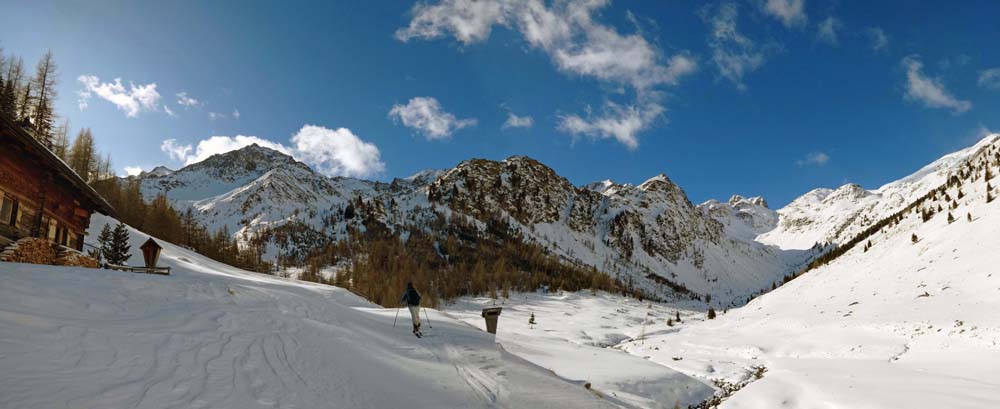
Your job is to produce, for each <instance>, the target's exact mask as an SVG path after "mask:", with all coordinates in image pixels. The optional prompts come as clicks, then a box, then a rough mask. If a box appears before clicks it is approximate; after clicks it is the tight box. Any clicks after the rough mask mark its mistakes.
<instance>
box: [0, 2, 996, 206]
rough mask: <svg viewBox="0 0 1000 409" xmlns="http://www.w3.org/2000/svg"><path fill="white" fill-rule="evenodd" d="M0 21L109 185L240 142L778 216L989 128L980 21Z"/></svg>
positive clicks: (893, 172)
mask: <svg viewBox="0 0 1000 409" xmlns="http://www.w3.org/2000/svg"><path fill="white" fill-rule="evenodd" d="M0 14H2V15H3V16H4V24H3V25H2V26H0V46H2V47H3V48H4V51H5V52H6V53H13V54H16V55H18V56H20V57H22V58H24V60H25V62H26V65H28V66H30V67H32V68H33V66H34V64H35V62H36V61H37V60H38V58H39V57H40V55H41V54H42V53H44V52H45V50H47V49H51V50H52V52H53V53H54V55H55V58H56V61H57V63H58V64H59V68H60V74H61V75H60V83H59V85H58V91H59V99H58V103H57V107H56V108H57V111H58V113H59V114H60V115H61V116H62V117H65V118H69V120H70V122H71V126H72V128H73V129H74V130H75V129H77V128H79V127H82V126H86V127H90V128H91V129H92V130H93V132H94V135H95V137H96V139H97V141H98V144H99V148H100V149H101V150H102V151H104V152H110V153H111V155H112V159H113V161H114V164H115V166H116V168H118V170H119V172H121V173H124V172H125V167H126V166H127V167H141V168H144V169H150V168H152V167H153V166H156V165H161V164H163V165H167V166H169V167H171V168H178V167H180V166H182V165H183V164H184V163H185V162H189V161H193V160H197V159H198V158H200V157H204V156H205V155H208V154H211V153H216V152H219V151H224V150H226V149H232V148H234V147H238V146H240V145H241V144H244V143H249V142H254V141H256V142H262V143H270V144H273V146H275V147H278V148H280V149H284V150H286V151H287V152H289V153H291V154H293V155H295V156H296V157H298V158H299V159H300V160H303V161H305V162H307V163H310V164H311V165H313V166H314V167H316V168H318V169H320V170H321V171H323V172H325V173H327V174H346V175H353V176H364V177H368V178H373V179H380V180H391V179H392V178H393V177H402V176H406V175H409V174H411V173H413V172H415V171H418V170H421V169H427V168H447V167H451V166H454V165H455V164H456V163H458V162H459V161H461V160H464V159H468V158H471V157H482V158H490V159H503V158H505V157H508V156H511V155H528V156H531V157H533V158H536V159H538V160H540V161H542V162H543V163H546V164H547V165H549V166H551V167H553V168H554V169H555V170H556V171H557V172H558V173H560V174H561V175H563V176H566V177H567V178H569V179H570V180H571V181H572V182H573V183H576V184H584V183H588V182H591V181H596V180H601V179H607V178H610V179H612V180H615V181H618V182H630V183H641V182H642V181H643V180H645V179H647V178H649V177H651V176H654V175H656V174H658V173H661V172H662V173H665V174H667V175H668V176H669V177H670V178H671V179H673V180H674V181H675V182H676V183H678V184H679V185H680V186H681V187H682V188H684V189H685V191H687V193H688V195H689V196H690V198H691V200H692V201H693V202H696V203H697V202H701V201H703V200H706V199H710V198H718V199H726V198H728V196H729V195H731V194H733V193H739V194H743V195H763V196H764V197H765V198H766V199H768V201H769V202H771V204H772V206H774V207H777V206H780V205H783V204H785V203H787V202H788V201H790V200H792V199H793V198H795V197H796V196H798V195H800V194H802V193H804V192H806V191H808V190H810V189H812V188H815V187H836V186H839V185H841V184H843V183H847V182H854V183H859V184H861V185H862V186H865V187H868V188H876V187H878V186H879V185H881V184H882V183H885V182H888V181H891V180H894V179H896V178H899V177H901V176H904V175H906V174H908V173H910V172H912V171H914V170H916V169H917V168H919V167H920V166H922V165H924V164H926V163H927V162H929V161H931V160H933V159H936V158H937V157H939V156H941V155H942V154H944V153H947V152H949V151H952V150H955V149H958V148H961V147H964V146H967V145H970V144H972V143H973V142H974V141H975V140H977V139H978V138H979V137H981V136H982V134H983V132H984V131H985V130H988V129H992V130H994V131H995V130H997V129H1000V117H998V114H1000V47H997V46H996V44H995V42H996V40H997V39H998V38H1000V24H997V22H996V19H995V16H997V15H1000V3H997V2H994V1H968V2H963V3H962V6H961V7H956V6H954V5H953V4H949V3H947V2H921V1H910V2H905V4H904V3H899V2H841V1H819V0H805V1H797V0H759V1H758V0H749V1H722V2H703V1H624V0H618V1H611V2H604V1H600V0H597V1H593V0H592V1H558V2H554V3H553V2H544V1H539V0H509V1H505V2H503V3H488V2H471V1H460V0H454V1H445V2H440V1H428V2H422V3H419V4H415V3H413V2H390V1H378V2H357V1H344V2H339V1H321V2H313V3H307V2H295V3H290V4H289V3H284V2H250V3H247V2H235V1H234V2H224V1H214V2H187V1H174V2H163V3H153V2H125V1H121V2H114V1H107V2H88V1H78V2H47V1H14V2H11V1H2V2H0ZM116 78H120V85H118V84H116V83H115V79H116ZM154 85H155V87H154ZM180 93H184V94H183V96H184V97H186V98H191V99H184V98H181V97H180V96H179V95H178V94H180ZM88 96H89V97H88ZM81 101H82V103H81ZM182 102H186V103H187V105H185V104H183V103H182ZM237 111H238V113H239V114H238V115H236V112H237ZM529 118H530V119H529ZM508 121H510V122H508ZM505 123H506V126H505ZM307 125H309V126H307ZM238 135H242V136H243V137H241V138H237V136H238ZM213 137H215V138H213ZM199 147H200V148H201V149H199Z"/></svg>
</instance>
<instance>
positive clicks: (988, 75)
mask: <svg viewBox="0 0 1000 409" xmlns="http://www.w3.org/2000/svg"><path fill="white" fill-rule="evenodd" d="M977 83H978V84H979V86H980V87H983V88H987V89H995V90H1000V67H996V68H990V69H988V70H982V71H979V81H977Z"/></svg>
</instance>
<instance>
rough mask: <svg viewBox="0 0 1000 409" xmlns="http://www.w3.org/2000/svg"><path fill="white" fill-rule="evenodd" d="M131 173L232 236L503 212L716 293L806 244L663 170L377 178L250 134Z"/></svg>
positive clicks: (730, 294)
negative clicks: (772, 240)
mask: <svg viewBox="0 0 1000 409" xmlns="http://www.w3.org/2000/svg"><path fill="white" fill-rule="evenodd" d="M138 180H139V181H140V184H141V189H142V192H143V193H144V195H146V196H147V198H150V197H153V196H155V195H158V194H165V195H167V197H168V198H169V199H170V200H171V201H173V202H174V203H175V205H176V206H177V207H178V208H179V209H180V210H182V211H183V210H185V209H186V208H191V209H193V210H195V214H196V216H197V218H198V219H199V220H200V221H201V222H202V223H203V224H205V225H206V226H207V227H208V228H209V229H211V230H217V229H220V228H222V227H223V226H225V227H226V228H228V229H229V231H230V232H232V234H234V235H235V236H236V237H237V238H242V239H246V238H248V237H250V236H252V235H253V234H255V233H258V232H260V231H262V230H263V229H273V228H277V227H279V226H282V225H284V224H287V223H289V222H291V221H296V222H301V223H303V224H304V225H306V226H308V227H309V228H311V229H312V230H313V233H318V234H320V235H322V236H324V237H328V238H330V239H331V240H339V239H343V238H344V237H346V232H347V228H346V227H347V226H348V225H355V226H357V225H359V224H360V223H361V220H362V219H364V220H365V221H366V222H371V221H373V220H374V221H377V222H379V223H382V224H383V225H385V226H386V227H388V228H390V229H403V230H406V229H414V228H416V229H429V228H431V227H430V226H431V225H432V222H433V221H434V220H435V219H437V218H438V216H439V215H440V216H444V217H452V216H453V215H456V214H457V215H460V216H464V217H468V218H471V219H475V220H479V221H481V222H485V221H488V220H490V219H491V218H494V217H504V218H506V219H507V220H508V222H509V223H510V224H511V225H513V226H514V227H515V228H517V229H518V230H520V232H521V233H522V235H523V237H525V238H526V239H527V240H530V241H533V242H536V243H539V244H541V245H543V246H544V247H545V248H546V249H547V250H548V251H549V252H551V253H552V254H555V255H558V256H560V257H562V258H563V259H565V260H566V261H567V262H571V263H576V264H583V265H589V266H593V267H595V268H597V269H599V270H601V271H604V272H606V273H608V274H612V275H615V276H617V277H619V278H621V279H622V280H623V281H630V282H632V283H633V285H636V286H638V287H640V288H643V289H645V290H648V291H650V292H653V293H656V294H659V295H666V294H673V293H674V290H682V289H687V290H689V291H691V292H692V293H691V294H689V295H690V296H705V295H712V296H713V297H714V298H715V300H717V301H718V302H720V303H722V304H727V303H729V302H731V301H733V300H737V299H740V300H742V299H745V296H746V295H748V294H751V293H755V292H758V291H760V290H762V289H766V288H769V287H770V286H771V284H772V283H773V282H774V281H776V280H778V279H780V277H782V276H783V275H784V274H786V273H787V272H789V271H791V270H794V269H795V268H797V267H799V266H800V265H801V264H802V263H804V262H806V261H807V260H808V258H809V255H810V254H812V252H810V251H799V250H791V251H785V250H780V249H778V248H776V247H774V246H767V245H763V244H761V243H758V242H756V241H754V239H753V237H754V236H755V235H754V234H750V233H751V232H758V231H764V230H766V229H767V228H768V226H772V225H773V224H774V221H773V220H772V219H774V218H775V217H776V216H775V215H774V212H772V211H770V210H768V209H767V207H766V203H765V202H764V201H763V199H761V198H751V199H742V198H739V197H734V198H733V200H731V201H730V203H727V204H725V205H724V207H725V210H723V209H722V208H721V207H720V206H722V205H720V206H708V205H702V206H697V207H696V206H694V205H692V204H691V202H690V201H689V200H688V198H687V196H686V195H685V194H684V191H683V190H682V189H681V188H680V187H678V186H677V185H676V184H674V183H673V182H672V181H671V180H670V179H669V178H668V177H667V176H666V175H658V176H655V177H653V178H650V179H649V180H647V181H645V182H643V183H642V184H640V185H638V186H635V185H631V184H616V183H613V182H610V181H606V182H602V183H600V184H595V185H590V186H585V187H576V186H574V185H573V184H572V183H570V182H569V181H568V180H566V179H565V178H563V177H562V176H559V175H558V174H556V173H555V172H554V171H553V170H552V169H551V168H549V167H547V166H545V165H544V164H542V163H540V162H538V161H535V160H533V159H530V158H527V157H519V156H515V157H511V158H508V159H506V160H503V161H490V160H482V159H473V160H467V161H464V162H462V163H460V164H458V165H457V166H456V167H454V168H452V169H447V170H432V171H423V172H419V173H417V174H415V175H413V176H410V177H407V178H401V179H395V180H393V181H392V182H391V183H382V182H375V181H368V180H361V179H354V178H346V177H335V178H328V177H325V176H323V175H320V174H318V173H317V172H314V171H313V170H312V169H310V168H309V167H308V166H306V165H305V164H303V163H301V162H298V161H296V160H295V159H293V158H291V157H289V156H287V155H284V154H282V153H280V152H277V151H274V150H271V149H267V148H264V147H260V146H257V145H251V146H248V147H245V148H243V149H239V150H235V151H231V152H228V153H224V154H220V155H214V156H212V157H210V158H208V159H206V160H204V161H202V162H199V163H195V164H192V165H189V166H186V167H184V168H182V169H179V170H176V171H170V170H168V169H165V168H162V169H160V168H158V169H157V170H156V171H151V172H147V173H144V174H142V175H139V176H138ZM598 185H599V186H598ZM357 200H361V201H362V202H364V203H365V204H366V206H364V208H363V209H358V211H359V212H365V214H364V215H362V216H363V217H355V218H347V217H345V209H346V208H347V206H348V203H349V202H351V201H357ZM710 207H711V208H712V209H709V208H710ZM671 288H672V289H671ZM682 291H683V290H682Z"/></svg>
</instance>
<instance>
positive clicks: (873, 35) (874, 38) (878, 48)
mask: <svg viewBox="0 0 1000 409" xmlns="http://www.w3.org/2000/svg"><path fill="white" fill-rule="evenodd" d="M865 34H867V36H868V40H870V41H871V47H872V51H875V52H876V53H878V52H884V51H887V50H888V49H889V35H888V34H886V33H885V30H883V29H882V28H881V27H870V28H868V30H866V31H865Z"/></svg>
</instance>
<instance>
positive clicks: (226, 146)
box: [160, 125, 385, 177]
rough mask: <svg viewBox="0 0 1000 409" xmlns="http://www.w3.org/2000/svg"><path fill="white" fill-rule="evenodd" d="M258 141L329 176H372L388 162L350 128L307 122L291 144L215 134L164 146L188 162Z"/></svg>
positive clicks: (257, 142) (165, 149)
mask: <svg viewBox="0 0 1000 409" xmlns="http://www.w3.org/2000/svg"><path fill="white" fill-rule="evenodd" d="M253 144H257V145H259V146H262V147H266V148H270V149H274V150H276V151H279V152H282V153H284V154H287V155H290V156H292V157H294V158H295V159H297V160H300V161H302V162H304V163H306V164H308V165H309V166H312V167H313V168H314V169H316V170H317V171H318V172H320V173H323V174H325V175H327V176H351V177H368V176H374V175H377V174H379V173H382V172H383V171H384V170H385V163H384V162H382V159H381V152H380V151H379V149H378V147H377V146H375V144H373V143H370V142H366V141H364V140H362V139H361V138H359V137H358V136H357V135H355V134H354V133H353V132H351V130H350V129H347V128H337V129H330V128H325V127H322V126H316V125H305V126H303V127H302V129H300V130H299V131H298V132H296V133H295V135H292V137H291V146H286V145H284V144H281V143H278V142H273V141H270V140H267V139H264V138H259V137H256V136H245V135H236V136H213V137H210V138H208V139H204V140H201V141H198V143H197V144H187V145H181V144H178V143H177V140H176V139H167V140H165V141H163V143H162V144H161V145H160V149H161V150H162V151H163V152H164V153H166V154H167V155H168V156H170V158H171V159H173V160H176V161H178V162H182V163H184V164H185V165H189V164H192V163H197V162H200V161H203V160H205V159H207V158H208V157H210V156H212V155H215V154H220V153H225V152H229V151H233V150H237V149H240V148H243V147H246V146H250V145H253Z"/></svg>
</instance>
